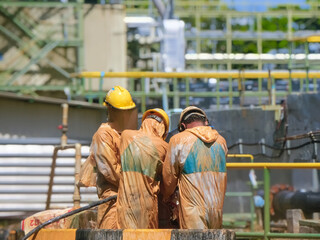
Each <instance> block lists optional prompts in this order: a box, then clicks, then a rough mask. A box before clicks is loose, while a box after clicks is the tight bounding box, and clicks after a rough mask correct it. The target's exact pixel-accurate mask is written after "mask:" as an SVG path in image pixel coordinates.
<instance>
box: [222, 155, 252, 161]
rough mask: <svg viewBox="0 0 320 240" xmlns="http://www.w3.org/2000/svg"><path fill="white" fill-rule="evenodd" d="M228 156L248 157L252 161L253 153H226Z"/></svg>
mask: <svg viewBox="0 0 320 240" xmlns="http://www.w3.org/2000/svg"><path fill="white" fill-rule="evenodd" d="M227 157H228V158H250V161H251V162H253V159H254V157H253V155H252V154H228V155H227Z"/></svg>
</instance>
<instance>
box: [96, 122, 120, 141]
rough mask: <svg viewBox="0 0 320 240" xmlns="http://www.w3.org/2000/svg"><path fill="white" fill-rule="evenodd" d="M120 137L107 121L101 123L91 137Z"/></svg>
mask: <svg viewBox="0 0 320 240" xmlns="http://www.w3.org/2000/svg"><path fill="white" fill-rule="evenodd" d="M114 137H120V135H119V134H118V133H117V131H116V130H115V129H113V128H112V127H111V126H110V125H109V124H108V123H102V124H101V125H100V127H99V128H98V130H97V131H96V132H95V134H94V135H93V138H98V139H99V138H102V139H105V138H114Z"/></svg>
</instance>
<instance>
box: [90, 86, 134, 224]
mask: <svg viewBox="0 0 320 240" xmlns="http://www.w3.org/2000/svg"><path fill="white" fill-rule="evenodd" d="M104 105H105V106H106V107H107V111H108V121H107V122H106V123H102V124H101V126H100V127H99V129H98V130H97V131H96V133H95V134H94V135H93V137H92V143H91V147H90V156H89V159H90V161H91V163H92V164H93V165H94V166H95V168H96V172H97V182H96V186H97V193H98V197H99V199H104V198H107V197H110V196H113V195H116V194H117V193H118V187H119V179H120V169H121V164H120V154H119V147H120V136H121V133H122V132H123V131H124V130H125V129H137V121H138V114H137V108H136V105H135V103H134V102H133V101H132V98H131V95H130V93H129V92H128V91H127V90H126V89H125V88H123V87H120V86H115V87H113V88H112V89H111V90H110V91H109V92H108V93H107V95H106V99H105V102H104ZM116 222H117V221H116V206H115V201H113V202H107V203H105V204H102V205H99V207H98V216H97V227H98V228H100V229H116V228H117V224H116Z"/></svg>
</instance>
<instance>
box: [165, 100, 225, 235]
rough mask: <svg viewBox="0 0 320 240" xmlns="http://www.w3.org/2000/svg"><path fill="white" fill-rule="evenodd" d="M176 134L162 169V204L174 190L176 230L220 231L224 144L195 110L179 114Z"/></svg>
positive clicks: (223, 140) (193, 108)
mask: <svg viewBox="0 0 320 240" xmlns="http://www.w3.org/2000/svg"><path fill="white" fill-rule="evenodd" d="M178 130H179V131H180V132H179V133H178V134H176V135H174V136H173V137H172V138H171V139H170V141H169V147H168V153H167V156H166V159H165V161H164V164H163V169H162V186H161V191H162V192H163V198H164V201H167V200H168V199H169V197H170V196H171V194H173V193H174V191H175V189H176V186H178V189H179V224H180V228H182V229H218V228H221V225H222V208H223V203H224V197H225V191H226V185H227V173H226V156H227V151H228V149H227V145H226V141H225V139H224V138H223V137H222V136H221V135H220V134H219V133H218V132H217V131H216V130H215V129H213V128H212V127H211V126H209V122H208V118H207V115H206V114H205V112H204V111H203V110H202V109H200V108H198V107H195V106H190V107H187V108H185V109H184V110H183V111H182V112H181V115H180V120H179V125H178Z"/></svg>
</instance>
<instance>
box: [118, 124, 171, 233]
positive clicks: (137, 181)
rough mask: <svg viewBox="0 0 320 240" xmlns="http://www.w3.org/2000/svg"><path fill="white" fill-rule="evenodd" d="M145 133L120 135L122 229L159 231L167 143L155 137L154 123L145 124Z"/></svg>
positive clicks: (120, 209)
mask: <svg viewBox="0 0 320 240" xmlns="http://www.w3.org/2000/svg"><path fill="white" fill-rule="evenodd" d="M143 124H144V127H145V128H144V130H147V131H144V130H141V129H140V130H137V131H133V130H126V131H124V132H123V133H122V135H121V144H120V154H121V166H122V173H121V179H120V185H119V191H118V200H117V214H118V215H117V219H118V227H119V228H122V229H124V228H158V197H157V194H158V193H159V184H160V182H159V181H160V177H161V169H162V162H163V161H164V158H165V155H166V151H167V143H166V142H165V141H164V140H163V139H161V138H160V137H157V136H155V135H154V134H152V129H153V128H154V127H155V126H152V125H154V124H159V123H158V122H157V121H155V120H154V119H146V120H145V121H144V123H143Z"/></svg>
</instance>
